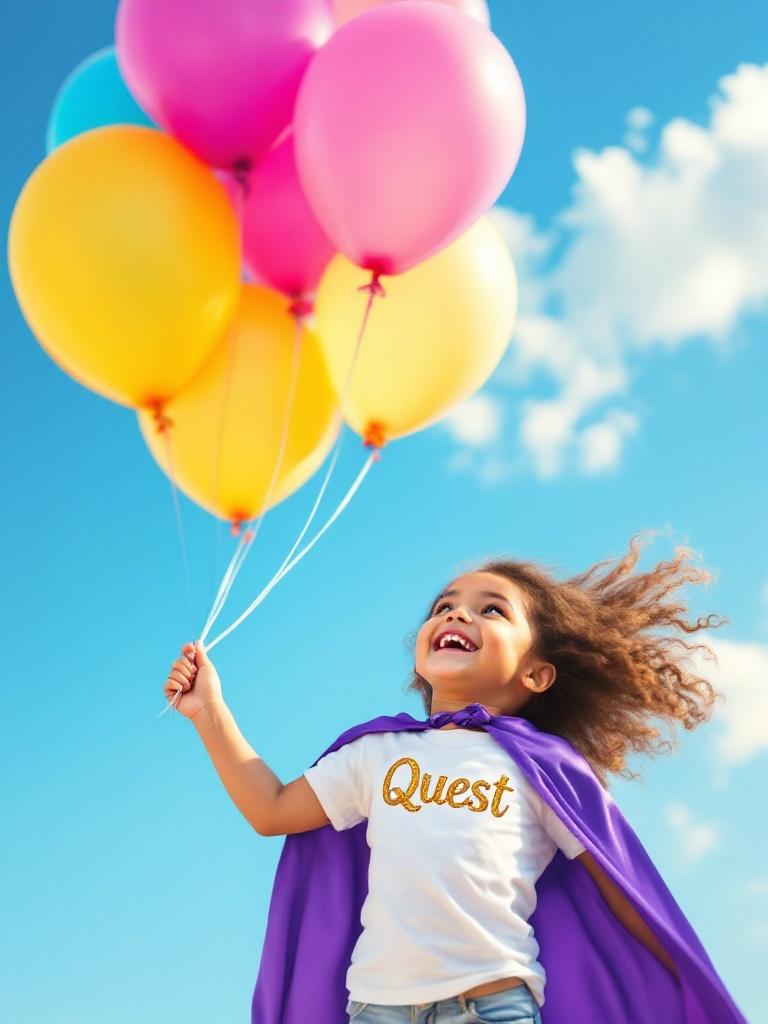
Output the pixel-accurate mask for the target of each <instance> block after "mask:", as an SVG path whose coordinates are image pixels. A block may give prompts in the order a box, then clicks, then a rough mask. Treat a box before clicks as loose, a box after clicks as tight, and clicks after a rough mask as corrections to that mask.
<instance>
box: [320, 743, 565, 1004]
mask: <svg viewBox="0 0 768 1024" xmlns="http://www.w3.org/2000/svg"><path fill="white" fill-rule="evenodd" d="M304 775H305V777H306V778H307V780H308V782H309V784H310V785H311V786H312V789H313V790H314V791H315V793H316V794H317V798H318V800H319V801H320V803H321V804H322V806H323V809H324V810H325V813H326V814H327V816H328V818H329V820H330V822H331V824H332V825H333V827H334V828H335V829H336V830H337V831H341V830H343V829H346V828H351V827H352V826H353V825H356V824H357V823H358V822H360V821H363V820H365V819H366V818H367V819H368V826H367V829H366V838H367V841H368V845H369V846H370V848H371V855H370V867H369V873H368V895H367V897H366V899H365V902H364V904H363V907H362V911H361V915H360V920H361V923H362V925H363V931H362V933H361V935H360V937H359V938H358V940H357V943H356V945H355V948H354V950H353V953H352V959H351V964H350V966H349V969H348V971H347V978H346V982H347V988H348V990H349V993H350V998H351V999H354V1000H357V1001H360V1002H365V1003H382V1004H385V1005H398V1004H408V1005H410V1004H413V1003H427V1002H436V1001H437V1000H439V999H449V998H452V997H453V996H456V995H458V994H459V993H460V992H465V991H466V990H467V989H470V988H474V987H475V986H476V985H481V984H483V983H484V982H488V981H495V980H497V979H499V978H507V977H518V978H522V979H523V981H525V983H526V984H527V985H528V986H529V988H530V989H531V991H532V992H533V995H534V997H535V998H536V1000H537V1002H538V1003H539V1006H543V1004H544V984H545V981H546V974H545V971H544V968H543V966H542V965H541V964H540V963H539V962H538V961H537V959H536V958H537V956H538V953H539V946H538V943H537V942H536V939H535V937H534V935H533V929H532V928H531V926H530V925H529V924H528V919H529V917H530V916H531V914H532V913H533V911H534V910H535V909H536V889H535V884H536V881H537V879H538V878H539V876H540V875H541V873H542V872H543V871H544V869H545V868H546V867H547V865H548V864H549V862H550V861H551V860H552V858H553V857H554V856H555V853H556V852H557V849H558V848H559V849H561V850H562V851H563V853H564V854H565V855H566V856H567V857H569V858H573V857H576V856H577V855H578V854H580V853H582V852H583V851H584V849H585V847H584V846H583V845H582V844H581V842H580V841H579V840H578V839H577V838H576V837H575V836H574V835H573V834H572V833H571V832H570V831H569V830H568V829H567V828H566V826H565V825H564V824H563V823H562V821H561V820H560V819H559V818H558V817H557V815H556V814H555V813H554V812H553V811H552V810H551V808H550V807H549V805H548V804H546V803H545V802H544V801H543V800H542V799H541V797H540V796H539V795H538V794H537V793H536V791H535V790H534V789H533V788H532V787H531V786H530V784H529V783H528V782H527V781H526V779H525V777H524V775H523V774H522V772H521V771H520V769H519V768H518V766H517V763H516V762H515V761H514V759H513V758H511V757H510V756H509V755H508V754H507V752H506V751H505V750H504V748H503V747H502V746H501V745H500V744H499V743H498V742H497V741H496V740H495V739H494V738H493V736H491V735H490V734H489V733H487V732H485V731H484V730H476V729H462V728H459V729H445V728H444V729H432V728H430V729H424V730H405V731H403V732H383V733H366V734H365V735H363V736H359V737H358V738H357V739H356V740H353V741H352V742H351V743H346V744H345V745H344V746H343V747H341V748H339V749H338V750H335V751H332V752H331V753H330V754H326V755H325V756H324V757H322V758H320V760H319V761H318V763H317V764H316V765H313V766H312V767H311V768H308V769H307V770H306V771H305V772H304ZM436 795H437V797H438V800H435V799H434V798H435V796H436Z"/></svg>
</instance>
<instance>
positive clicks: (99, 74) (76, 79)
mask: <svg viewBox="0 0 768 1024" xmlns="http://www.w3.org/2000/svg"><path fill="white" fill-rule="evenodd" d="M108 124H142V125H146V126H147V127H149V128H156V127H157V125H156V124H155V122H154V121H152V120H151V119H150V118H149V117H147V115H146V114H145V113H144V111H143V110H142V109H141V107H140V106H139V105H138V103H137V102H136V100H135V99H134V98H133V96H132V95H131V93H130V92H129V91H128V86H127V85H126V84H125V82H124V81H123V76H122V75H121V74H120V68H119V67H118V64H117V56H116V54H115V48H114V46H107V47H105V48H104V49H103V50H98V51H97V52H96V53H94V54H92V55H91V56H90V57H87V58H86V59H85V60H84V61H83V62H82V63H81V64H78V66H77V67H76V68H75V70H74V71H73V72H71V74H70V75H69V76H68V77H67V79H66V80H65V82H64V84H63V85H62V86H61V88H60V89H59V91H58V93H57V95H56V101H55V103H54V105H53V110H52V111H51V116H50V118H49V120H48V129H47V132H46V140H45V147H46V152H48V153H51V152H53V150H54V149H56V148H57V147H58V146H60V145H61V144H62V143H64V142H66V141H67V140H68V139H71V138H73V137H74V136H75V135H81V134H82V133H83V132H87V131H89V130H90V129H91V128H101V127H103V126H104V125H108Z"/></svg>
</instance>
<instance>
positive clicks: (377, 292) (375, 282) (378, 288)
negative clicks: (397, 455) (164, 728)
mask: <svg viewBox="0 0 768 1024" xmlns="http://www.w3.org/2000/svg"><path fill="white" fill-rule="evenodd" d="M358 291H363V292H364V291H367V292H368V301H367V303H366V306H365V313H364V314H363V320H362V323H361V325H360V330H359V331H358V335H357V340H356V342H355V350H354V353H353V355H352V361H351V363H350V367H349V371H348V373H347V379H346V382H345V384H344V388H343V391H342V394H341V399H340V401H339V404H338V406H337V409H336V415H335V423H334V428H333V429H334V433H335V436H336V438H337V441H336V447H335V451H334V453H333V456H332V458H331V461H330V464H329V466H328V470H327V472H326V474H325V479H324V480H323V483H322V486H321V488H320V491H319V493H318V495H317V498H316V499H315V503H314V506H313V507H312V510H311V512H310V514H309V518H308V519H307V521H306V523H305V524H304V527H303V528H302V530H301V532H300V533H299V536H298V537H297V538H296V540H295V541H294V544H293V547H292V548H291V550H290V551H289V552H288V554H287V555H286V556H285V558H284V559H283V563H282V565H281V566H280V568H279V569H278V570H277V572H276V573H275V575H274V576H273V577H272V580H271V581H270V582H269V583H268V584H267V587H266V588H265V589H264V590H263V591H262V593H261V594H260V595H259V597H258V598H256V601H255V602H254V603H253V604H252V605H251V606H249V608H248V610H247V611H246V612H245V613H244V614H243V615H241V616H240V618H239V619H238V620H237V621H236V622H235V623H233V625H232V626H230V627H229V628H228V629H227V630H226V631H225V632H224V633H221V634H219V636H217V637H216V639H215V641H213V642H214V643H218V642H219V640H223V639H224V637H225V636H227V635H228V634H229V633H230V632H232V630H233V629H235V628H236V626H238V625H239V624H240V623H241V622H242V621H243V619H245V618H247V617H248V615H250V613H251V611H253V609H254V608H256V607H257V605H258V604H260V603H261V601H262V600H263V599H264V597H266V595H267V594H268V593H269V591H270V590H271V589H272V587H273V586H275V585H276V584H277V583H278V582H279V581H280V580H281V579H282V578H283V576H285V575H286V574H287V573H288V572H290V570H291V569H292V568H293V566H294V565H296V563H297V562H298V561H299V560H300V558H303V556H304V554H306V552H307V551H309V550H310V548H311V547H313V546H314V544H315V543H316V542H317V541H318V540H319V539H320V537H321V536H322V534H323V533H325V531H326V530H327V529H328V527H329V526H330V525H331V523H332V522H333V521H334V520H335V519H336V517H337V516H338V515H339V514H340V513H341V511H342V508H343V507H344V506H345V505H346V503H347V501H349V499H350V498H351V497H352V494H353V493H354V492H355V491H356V490H357V487H358V486H359V483H357V484H355V485H354V486H353V489H352V491H351V492H350V494H349V495H348V497H347V498H346V499H344V501H343V502H342V505H340V506H339V508H338V509H337V510H336V512H335V513H334V515H333V516H332V517H331V519H330V520H329V521H328V522H327V523H326V525H325V526H324V527H323V528H322V529H321V530H320V532H319V533H318V534H317V535H316V537H315V538H314V539H313V540H312V541H311V543H310V544H309V545H308V546H307V547H306V548H305V549H304V550H303V551H302V553H301V555H300V556H297V557H296V558H295V559H294V560H293V561H292V562H291V563H290V565H287V563H288V561H289V559H290V558H291V555H293V552H294V551H295V550H296V548H297V547H298V546H299V544H300V543H301V541H302V538H303V537H304V535H305V534H306V532H307V530H308V529H309V527H310V525H311V523H312V520H313V519H314V517H315V514H316V513H317V510H318V508H319V506H320V502H321V500H322V497H323V494H324V493H325V490H326V488H327V486H328V484H329V482H330V479H331V476H332V474H333V470H334V467H335V465H336V461H337V459H338V457H339V453H340V451H341V446H342V443H343V433H342V424H343V415H344V403H345V401H346V397H347V392H348V391H349V386H350V383H351V381H352V376H353V373H354V369H355V365H356V363H357V358H358V355H359V352H360V348H361V345H362V341H363V338H364V336H365V332H366V329H367V327H368V321H369V319H370V315H371V309H372V307H373V302H374V299H375V298H376V297H377V296H381V297H383V296H385V295H386V292H385V291H384V288H383V286H382V284H381V281H380V280H379V274H377V273H375V272H374V273H373V274H372V276H371V280H370V282H369V283H368V284H366V285H363V286H362V287H361V288H359V289H358ZM366 443H369V442H366ZM384 443H385V442H384V440H383V438H382V439H381V441H380V443H379V444H378V445H377V447H383V445H384ZM379 457H380V456H379V455H378V453H377V452H374V453H373V454H372V456H371V460H370V461H371V462H375V461H376V460H377V459H378V458H379ZM365 472H366V473H367V472H368V470H367V469H366V470H365ZM363 475H364V474H363ZM361 480H362V477H361ZM211 646H212V644H210V645H209V646H208V649H209V650H210V647H211Z"/></svg>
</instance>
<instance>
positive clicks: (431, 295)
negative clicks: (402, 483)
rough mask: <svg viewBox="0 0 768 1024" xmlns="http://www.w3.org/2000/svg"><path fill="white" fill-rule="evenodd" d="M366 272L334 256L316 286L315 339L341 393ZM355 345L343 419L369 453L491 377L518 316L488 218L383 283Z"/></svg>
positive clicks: (510, 274)
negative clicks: (365, 443) (356, 350)
mask: <svg viewBox="0 0 768 1024" xmlns="http://www.w3.org/2000/svg"><path fill="white" fill-rule="evenodd" d="M369 280H370V271H367V270H362V269H361V268H360V267H357V266H355V264H353V263H351V262H350V261H349V260H348V259H346V257H344V256H341V255H337V256H335V257H334V258H333V260H332V261H331V263H330V264H329V266H328V267H327V269H326V271H325V274H324V275H323V278H322V280H321V282H320V286H319V288H318V292H317V296H316V300H315V316H316V323H317V333H318V336H319V338H320V343H321V345H322V347H323V352H324V353H325V357H326V362H327V364H328V369H329V371H330V374H331V380H332V381H333V386H334V388H335V389H336V392H337V394H339V395H341V394H343V389H344V385H345V382H346V380H347V377H348V374H349V369H350V365H351V363H352V356H353V353H354V348H355V342H356V340H357V336H358V332H359V330H360V325H361V322H362V319H363V314H364V311H365V304H366V302H367V301H368V295H367V294H366V293H365V292H359V291H358V290H357V289H358V288H360V286H361V285H364V284H365V283H366V282H367V281H369ZM382 284H383V286H384V289H385V291H386V295H385V296H384V297H383V298H376V299H375V300H374V303H373V307H372V309H371V316H370V320H369V322H368V326H367V329H366V332H365V336H364V338H363V341H362V344H361V346H360V351H359V353H358V357H357V362H356V364H355V368H354V372H353V375H352V380H351V382H350V385H349V391H348V393H347V397H346V399H345V402H344V419H345V420H346V422H347V423H348V424H349V425H350V426H351V427H352V429H353V430H355V431H356V432H357V433H358V434H360V435H361V436H362V437H364V438H365V439H366V441H370V442H371V443H373V444H374V445H376V446H380V445H381V444H382V443H385V442H386V441H388V440H392V439H393V438H397V437H403V436H404V435H406V434H410V433H413V432H414V431H416V430H420V429H422V428H424V427H426V426H429V425H431V424H432V423H434V422H436V421H437V420H439V419H440V418H441V417H442V416H444V415H445V414H446V412H448V410H449V409H450V408H451V407H452V406H454V405H456V404H457V403H458V402H460V401H461V400H463V399H464V398H467V397H468V396H469V395H471V394H473V393H474V392H475V391H477V389H478V388H479V387H481V385H482V384H484V383H485V381H486V380H487V379H488V378H489V377H490V375H491V374H492V373H493V371H494V370H495V369H496V367H497V366H498V364H499V361H500V360H501V357H502V356H503V354H504V351H505V350H506V348H507V346H508V344H509V340H510V336H511V334H512V328H513V326H514V322H515V317H516V315H517V276H516V274H515V268H514V264H513V263H512V257H511V256H510V254H509V249H508V248H507V245H506V243H505V242H504V239H503V238H502V236H501V234H500V233H499V231H498V230H497V229H496V228H495V227H494V226H493V224H492V223H491V221H490V220H489V219H488V218H487V217H481V218H480V220H478V221H476V222H475V224H474V225H473V226H472V227H471V228H470V229H469V230H468V231H467V232H465V234H463V235H462V236H461V237H460V238H458V239H457V240H456V241H455V242H453V243H452V244H451V245H449V246H447V247H446V248H444V249H442V250H441V251H440V252H439V253H437V254H436V255H435V256H432V257H431V258H430V259H428V260H425V261H424V262H423V263H420V264H418V266H416V267H413V269H411V270H408V271H406V272H405V273H403V274H398V275H397V276H394V277H385V278H382Z"/></svg>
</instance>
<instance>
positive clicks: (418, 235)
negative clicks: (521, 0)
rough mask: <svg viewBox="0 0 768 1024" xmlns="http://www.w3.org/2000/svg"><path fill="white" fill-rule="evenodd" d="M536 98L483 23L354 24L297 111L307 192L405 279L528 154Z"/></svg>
mask: <svg viewBox="0 0 768 1024" xmlns="http://www.w3.org/2000/svg"><path fill="white" fill-rule="evenodd" d="M524 133H525V97H524V95H523V87H522V83H521V82H520V76H519V75H518V73H517V68H516V67H515V65H514V62H513V61H512V58H511V57H510V55H509V53H508V52H507V51H506V49H505V48H504V47H503V46H502V44H501V43H500V42H499V40H498V39H497V38H496V36H495V35H494V34H493V33H492V32H490V31H489V30H488V29H487V28H486V27H485V26H484V25H481V24H479V23H478V22H476V21H473V20H471V19H469V18H467V17H465V16H464V15H462V14H459V13H458V12H457V11H454V10H451V9H450V8H449V7H446V6H445V5H443V4H440V3H435V2H434V0H398V3H393V4H388V5H386V6H384V7H377V8H376V9H375V10H372V11H369V12H368V13H367V14H362V15H360V17H358V18H355V19H354V20H353V21H350V22H348V24H346V25H344V26H343V27H342V28H340V29H339V31H338V32H337V33H336V34H335V35H334V36H333V38H332V39H331V40H330V41H329V42H328V43H327V44H326V45H325V47H323V49H322V50H320V52H319V53H318V54H317V56H316V57H315V59H314V60H313V61H312V63H311V65H310V67H309V69H308V71H307V73H306V75H305V76H304V80H303V82H302V84H301V88H300V90H299V96H298V99H297V101H296V110H295V114H294V136H295V143H296V161H297V166H298V170H299V176H300V178H301V182H302V185H303V187H304V192H305V194H306V196H307V199H308V200H309V203H310V205H311V207H312V209H313V210H314V212H315V215H316V217H317V219H318V220H319V222H320V224H321V225H322V226H323V228H324V229H325V231H326V233H327V235H328V237H329V238H330V239H331V241H332V242H333V243H334V245H335V247H336V248H337V249H338V250H339V251H340V252H343V253H344V254H345V255H346V256H348V257H349V259H351V260H352V261H353V262H354V263H357V264H358V266H361V267H367V268H368V269H369V270H373V271H377V272H378V273H381V274H398V273H401V272H402V271H404V270H407V269H408V268H409V267H412V266H414V265H415V264H417V263H420V262H421V261H422V260H424V259H426V258H427V257H429V256H431V255H433V254H434V253H435V252H437V251H438V250H439V249H441V248H443V247H444V246H446V245H448V244H449V243H450V242H452V241H454V239H456V238H458V237H459V235H460V234H462V232H463V231H465V230H466V229H467V228H468V227H469V226H470V225H471V224H472V223H474V221H475V220H477V218H478V217H479V216H481V214H483V213H484V212H485V211H486V210H488V208H489V207H490V206H491V205H492V204H493V203H494V202H495V201H496V199H498V197H499V195H500V194H501V193H502V191H503V190H504V187H505V186H506V184H507V182H508V181H509V179H510V177H511V175H512V173H513V171H514V169H515V167H516V165H517V161H518V159H519V156H520V150H521V149H522V144H523V136H524Z"/></svg>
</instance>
